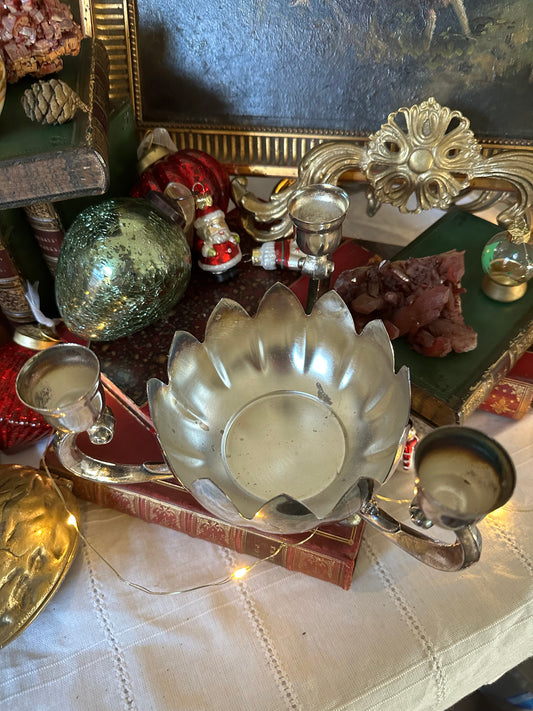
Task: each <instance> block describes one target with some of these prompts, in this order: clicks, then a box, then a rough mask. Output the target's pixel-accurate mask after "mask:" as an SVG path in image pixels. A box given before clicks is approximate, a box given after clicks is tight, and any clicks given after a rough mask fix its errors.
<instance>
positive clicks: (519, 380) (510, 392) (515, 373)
mask: <svg viewBox="0 0 533 711" xmlns="http://www.w3.org/2000/svg"><path fill="white" fill-rule="evenodd" d="M532 404H533V351H531V350H530V351H526V352H525V353H524V354H523V355H522V356H521V357H520V358H519V360H518V361H517V363H516V364H515V366H514V367H513V368H512V369H511V370H510V371H509V373H508V374H507V376H506V377H504V378H503V379H502V380H500V382H499V383H498V384H497V385H496V386H495V387H494V388H493V390H492V391H491V393H490V395H489V396H488V398H487V399H486V400H485V402H483V403H482V404H481V405H480V409H481V410H486V411H487V412H493V413H494V414H496V415H503V416H504V417H510V418H511V419H513V420H519V419H521V418H522V417H523V416H524V415H525V414H526V412H528V411H529V410H530V408H531V406H532Z"/></svg>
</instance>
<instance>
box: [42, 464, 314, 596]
mask: <svg viewBox="0 0 533 711" xmlns="http://www.w3.org/2000/svg"><path fill="white" fill-rule="evenodd" d="M41 466H42V468H43V470H44V472H45V474H46V475H47V476H48V477H49V478H50V480H51V482H52V485H53V487H54V490H55V491H56V493H57V495H58V496H59V498H60V499H61V502H62V504H63V506H64V507H65V511H66V513H67V524H69V525H70V526H73V527H74V528H75V529H76V531H77V534H78V536H79V537H80V539H81V540H82V541H83V542H84V543H85V545H86V546H88V547H89V548H90V549H91V550H92V551H93V552H94V553H95V554H96V555H97V556H98V558H99V559H100V560H101V561H102V562H103V563H104V564H105V565H106V566H107V567H108V568H109V569H110V570H111V571H112V573H113V574H114V575H115V576H116V577H117V578H118V580H119V581H120V582H121V583H123V584H124V585H127V586H129V587H131V588H134V589H135V590H139V591H140V592H142V593H145V594H147V595H159V596H172V595H183V594H185V593H192V592H196V591H198V590H204V589H206V588H214V587H220V586H222V585H226V584H227V583H230V582H232V581H235V580H240V579H241V578H243V577H244V576H245V575H247V574H248V573H249V572H251V571H252V570H254V568H256V567H257V566H258V565H261V564H262V563H266V562H268V561H269V560H273V559H274V558H275V557H276V556H277V555H279V554H280V553H281V551H282V550H283V549H284V548H286V547H287V545H288V544H287V543H285V542H284V541H282V542H281V543H280V544H279V545H278V547H277V548H276V549H275V550H274V551H273V552H272V553H270V554H269V555H267V556H265V557H264V558H259V559H258V560H256V561H254V562H253V563H251V564H250V565H244V566H241V567H240V568H237V569H236V570H234V571H233V572H232V573H230V574H229V575H227V576H226V577H224V578H220V579H219V580H215V581H211V582H206V583H201V584H199V585H194V586H192V587H189V588H182V589H179V590H152V589H150V588H148V587H146V586H145V585H141V584H140V583H137V582H135V581H133V580H129V579H128V578H126V577H124V576H123V575H122V574H121V573H120V572H119V571H118V570H117V569H116V568H115V566H114V565H113V564H112V563H110V561H109V560H107V558H106V557H105V556H104V555H103V554H102V553H101V552H100V551H99V550H98V549H97V548H96V547H95V546H94V545H93V544H92V543H91V541H89V539H88V538H87V536H85V535H84V534H83V532H82V531H81V529H80V525H79V521H78V519H77V517H76V516H75V514H74V513H72V511H71V510H70V509H69V507H68V504H67V502H66V501H65V497H64V496H63V492H62V491H61V489H60V488H59V486H58V485H57V482H56V480H55V478H54V477H53V476H52V474H51V472H50V470H49V469H48V466H47V464H46V461H45V460H44V459H43V460H42V461H41ZM317 530H318V529H317V528H314V529H313V530H312V531H311V532H310V533H309V535H308V536H306V537H305V538H303V539H302V540H301V541H298V542H297V543H291V544H290V545H291V546H293V547H298V546H302V545H303V544H304V543H307V542H308V541H310V540H311V538H313V536H314V535H315V533H316V532H317Z"/></svg>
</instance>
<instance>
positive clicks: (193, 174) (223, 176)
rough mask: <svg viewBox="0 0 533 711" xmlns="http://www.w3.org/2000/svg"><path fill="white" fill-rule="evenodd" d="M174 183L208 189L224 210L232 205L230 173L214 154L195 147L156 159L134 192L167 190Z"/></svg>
mask: <svg viewBox="0 0 533 711" xmlns="http://www.w3.org/2000/svg"><path fill="white" fill-rule="evenodd" d="M171 183H179V184H180V185H185V187H187V188H188V189H189V190H191V192H198V190H200V191H201V192H205V193H208V194H209V195H211V197H212V199H213V205H214V206H216V207H218V208H219V209H220V210H222V211H223V212H225V211H226V210H227V208H228V203H229V199H230V191H231V187H230V180H229V176H228V174H227V173H226V171H225V170H224V168H223V167H222V165H221V164H220V163H219V162H218V161H217V160H216V159H215V158H213V156H211V155H209V154H208V153H204V152H203V151H198V150H196V149H194V148H185V149H183V150H180V151H177V152H176V153H171V154H170V155H168V156H165V157H164V158H161V159H159V160H158V161H156V162H155V163H153V164H152V165H151V166H150V167H149V168H148V169H147V170H145V171H144V173H143V174H142V175H141V177H140V179H139V181H138V182H137V184H136V185H135V186H134V188H133V190H132V191H131V193H130V194H131V195H132V197H144V196H145V195H146V193H147V192H149V191H150V190H155V191H156V192H164V191H165V188H166V187H167V186H168V185H169V184H171Z"/></svg>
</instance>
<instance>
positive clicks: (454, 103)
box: [137, 0, 533, 143]
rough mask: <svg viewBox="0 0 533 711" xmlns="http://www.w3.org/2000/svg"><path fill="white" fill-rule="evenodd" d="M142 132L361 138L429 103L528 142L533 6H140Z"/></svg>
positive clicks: (470, 0)
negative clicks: (201, 130) (405, 110)
mask: <svg viewBox="0 0 533 711" xmlns="http://www.w3.org/2000/svg"><path fill="white" fill-rule="evenodd" d="M137 11H138V19H137V51H138V56H139V79H140V82H139V83H140V87H141V94H142V97H143V104H142V111H143V115H142V116H141V117H140V118H141V120H144V121H150V122H160V123H178V124H192V125H205V126H210V127H217V126H219V127H228V128H231V127H239V128H242V127H250V128H254V127H255V128H264V129H268V128H275V129H279V130H281V131H289V130H296V131H302V130H310V131H318V132H331V131H333V132H336V131H340V132H342V133H346V134H348V135H354V134H355V135H357V134H363V135H364V134H368V133H370V132H372V131H375V130H377V129H378V128H379V126H380V125H381V124H382V123H383V122H384V121H385V120H386V118H387V116H388V114H389V113H390V112H391V111H395V110H396V109H398V108H400V107H402V106H411V105H412V104H415V103H418V102H420V101H422V100H423V99H426V98H428V97H429V96H434V97H435V98H436V99H437V101H438V102H439V103H440V104H442V105H446V106H449V107H450V108H454V109H459V110H460V111H462V112H463V113H464V114H465V115H466V116H467V117H468V118H469V119H470V121H471V125H472V128H473V129H474V131H475V133H476V135H477V136H478V137H481V138H483V137H486V138H497V139H498V140H502V141H504V142H507V141H509V142H515V141H516V142H526V143H528V142H530V141H533V32H532V29H533V0H218V1H217V0H205V1H204V2H203V3H197V2H193V1H192V0H179V1H178V0H137Z"/></svg>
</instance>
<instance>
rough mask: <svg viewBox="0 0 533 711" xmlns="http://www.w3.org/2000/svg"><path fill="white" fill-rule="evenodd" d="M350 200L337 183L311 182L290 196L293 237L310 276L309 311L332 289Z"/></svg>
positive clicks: (307, 305) (305, 270)
mask: <svg viewBox="0 0 533 711" xmlns="http://www.w3.org/2000/svg"><path fill="white" fill-rule="evenodd" d="M349 204H350V201H349V198H348V195H347V194H346V192H345V191H344V190H342V189H341V188H338V187H337V186H334V185H327V184H318V185H308V186H307V187H305V188H301V189H300V190H297V191H296V192H295V193H294V195H293V196H292V197H291V199H290V200H289V203H288V206H287V209H288V214H289V216H290V218H291V220H292V222H293V224H294V237H295V240H296V244H297V245H298V247H299V248H300V250H301V251H302V252H303V253H304V254H305V255H306V256H305V259H304V262H303V266H302V273H303V274H306V275H307V276H309V290H308V293H307V303H306V312H307V313H310V312H311V311H312V309H313V306H314V305H315V302H316V300H317V299H318V298H319V297H320V296H321V295H322V294H323V293H324V292H325V291H327V290H328V289H329V286H330V280H331V274H332V273H333V270H334V268H335V266H334V264H333V260H332V258H331V257H332V254H333V252H334V251H335V250H336V249H337V247H338V246H339V245H340V243H341V240H342V224H343V222H344V218H345V217H346V212H347V210H348V206H349Z"/></svg>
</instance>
